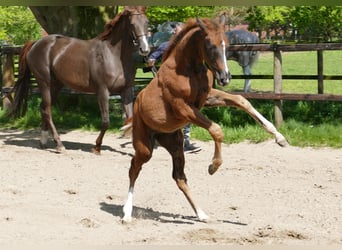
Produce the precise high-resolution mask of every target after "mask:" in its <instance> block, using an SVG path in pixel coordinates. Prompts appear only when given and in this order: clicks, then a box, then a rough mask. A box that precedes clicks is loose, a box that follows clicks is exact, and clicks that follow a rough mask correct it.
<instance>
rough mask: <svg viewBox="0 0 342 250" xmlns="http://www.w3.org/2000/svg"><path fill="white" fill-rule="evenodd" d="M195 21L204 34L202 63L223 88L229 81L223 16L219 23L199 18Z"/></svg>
mask: <svg viewBox="0 0 342 250" xmlns="http://www.w3.org/2000/svg"><path fill="white" fill-rule="evenodd" d="M196 21H197V24H198V25H199V27H200V28H201V30H202V32H203V33H204V61H205V63H206V64H207V66H208V68H209V69H210V70H211V71H213V73H214V75H215V78H216V79H217V81H218V83H219V84H220V85H222V86H224V85H226V84H228V83H229V80H230V79H231V75H230V72H229V69H228V65H227V58H226V48H227V46H228V40H227V37H226V36H225V34H224V23H225V15H222V16H221V17H220V22H219V23H216V22H214V21H211V20H208V19H204V20H203V21H202V20H201V19H199V18H197V19H196Z"/></svg>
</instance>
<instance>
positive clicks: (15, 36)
mask: <svg viewBox="0 0 342 250" xmlns="http://www.w3.org/2000/svg"><path fill="white" fill-rule="evenodd" d="M0 20H1V21H0V44H1V43H7V44H12V45H13V44H17V45H20V44H24V43H25V42H26V41H28V40H36V39H38V38H39V37H41V33H42V29H41V27H40V25H39V24H38V23H37V21H36V20H35V18H34V16H33V14H32V12H31V11H30V9H29V8H28V7H24V6H8V7H5V6H0Z"/></svg>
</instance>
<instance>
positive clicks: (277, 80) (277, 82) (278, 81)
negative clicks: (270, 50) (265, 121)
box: [273, 44, 283, 127]
mask: <svg viewBox="0 0 342 250" xmlns="http://www.w3.org/2000/svg"><path fill="white" fill-rule="evenodd" d="M274 46H275V48H274V64H273V75H274V78H273V79H274V93H275V94H281V92H282V58H281V51H280V49H279V47H278V46H277V44H275V45H274ZM282 111H283V101H282V100H275V101H274V123H275V126H276V127H279V126H280V125H281V124H282V123H283V112H282Z"/></svg>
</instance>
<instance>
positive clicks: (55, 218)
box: [0, 129, 342, 246]
mask: <svg viewBox="0 0 342 250" xmlns="http://www.w3.org/2000/svg"><path fill="white" fill-rule="evenodd" d="M96 136H97V133H89V132H79V131H71V132H67V133H63V134H62V135H61V138H62V140H63V142H64V145H65V146H66V148H67V151H66V153H65V154H57V153H55V151H54V143H53V142H52V141H51V142H49V143H50V144H49V147H50V148H49V149H46V150H40V149H38V138H39V131H37V130H32V131H24V132H23V131H12V130H4V129H1V130H0V160H1V161H0V170H1V174H0V245H2V244H14V243H16V244H18V243H19V244H21V243H25V244H42V243H49V244H67V245H68V244H72V245H78V244H82V245H84V244H85V245H117V244H153V245H155V244H162V245H180V244H198V245H201V244H205V245H207V244H218V245H253V246H254V245H270V244H276V245H279V244H281V245H318V244H319V245H341V244H342V185H341V182H342V149H329V148H320V149H314V148H297V147H292V146H289V147H287V148H281V147H279V146H278V145H277V144H275V143H274V142H273V141H266V142H263V143H260V144H250V143H247V142H246V143H239V144H232V145H224V147H223V153H224V163H223V165H222V167H221V168H220V169H219V171H218V172H217V173H216V174H215V175H213V176H209V175H208V173H207V167H208V164H209V162H210V160H211V158H212V154H213V149H214V148H213V143H212V142H201V141H196V144H197V145H200V146H201V147H202V151H201V152H199V153H196V154H186V173H187V177H188V182H189V185H190V188H191V190H192V193H193V195H194V197H195V200H196V201H197V203H198V204H200V206H201V207H202V209H203V210H204V211H205V212H206V213H207V214H208V215H209V216H210V217H211V219H212V221H211V222H210V223H202V222H199V221H197V220H196V218H195V217H194V213H193V211H192V209H191V208H190V205H189V204H188V203H187V201H186V199H185V198H184V196H183V194H182V193H181V192H180V191H179V190H178V189H177V187H176V185H175V183H174V181H173V180H172V178H171V161H170V156H169V155H168V153H167V152H166V151H165V150H164V149H163V148H160V147H159V148H157V149H156V150H155V151H154V155H153V157H152V160H151V161H150V162H148V163H147V164H146V165H144V168H143V170H142V172H141V175H140V176H139V179H138V181H137V184H136V189H135V195H134V211H133V217H134V218H133V221H132V223H131V224H128V225H126V224H122V223H121V216H122V207H123V204H124V202H125V200H126V196H127V191H128V169H129V164H130V159H131V155H132V154H133V152H134V151H133V148H132V145H131V144H129V143H128V144H127V142H129V140H128V139H120V138H118V135H113V134H106V136H105V139H104V146H103V151H102V154H101V155H100V156H96V155H94V154H92V153H90V149H91V147H92V145H93V142H94V141H95V139H96Z"/></svg>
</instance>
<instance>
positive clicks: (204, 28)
mask: <svg viewBox="0 0 342 250" xmlns="http://www.w3.org/2000/svg"><path fill="white" fill-rule="evenodd" d="M196 22H197V24H198V25H199V26H200V28H201V30H202V31H203V32H204V34H208V28H207V27H206V26H205V24H204V23H203V22H202V20H201V19H199V18H198V17H196Z"/></svg>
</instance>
